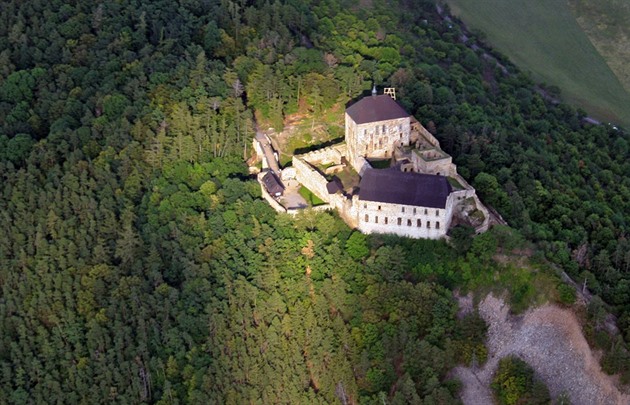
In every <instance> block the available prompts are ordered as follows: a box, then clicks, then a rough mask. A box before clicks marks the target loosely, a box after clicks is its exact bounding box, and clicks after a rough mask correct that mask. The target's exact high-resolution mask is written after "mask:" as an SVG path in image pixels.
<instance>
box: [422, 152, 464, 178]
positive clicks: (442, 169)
mask: <svg viewBox="0 0 630 405" xmlns="http://www.w3.org/2000/svg"><path fill="white" fill-rule="evenodd" d="M411 161H412V163H413V166H414V171H416V172H418V173H425V174H440V175H442V176H453V174H454V173H453V172H454V169H455V167H454V165H453V164H452V162H453V158H451V157H450V156H449V155H446V154H445V157H444V158H442V159H434V160H424V159H423V158H422V157H421V156H420V155H419V152H418V151H414V152H413V153H412V154H411Z"/></svg>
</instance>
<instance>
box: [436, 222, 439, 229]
mask: <svg viewBox="0 0 630 405" xmlns="http://www.w3.org/2000/svg"><path fill="white" fill-rule="evenodd" d="M435 229H440V222H439V221H436V222H435Z"/></svg>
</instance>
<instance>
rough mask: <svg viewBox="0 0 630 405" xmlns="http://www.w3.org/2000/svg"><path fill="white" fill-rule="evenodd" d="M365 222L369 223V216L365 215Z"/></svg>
mask: <svg viewBox="0 0 630 405" xmlns="http://www.w3.org/2000/svg"><path fill="white" fill-rule="evenodd" d="M365 222H370V216H369V215H368V214H365Z"/></svg>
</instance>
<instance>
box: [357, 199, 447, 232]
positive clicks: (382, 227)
mask: <svg viewBox="0 0 630 405" xmlns="http://www.w3.org/2000/svg"><path fill="white" fill-rule="evenodd" d="M355 204H358V224H359V229H360V230H361V231H362V232H364V233H372V232H376V233H394V234H397V235H401V236H407V237H411V238H428V239H439V238H442V237H444V236H445V235H446V232H447V231H448V227H449V225H450V222H451V217H452V210H453V199H452V198H451V197H450V196H449V198H448V200H447V204H446V207H445V208H444V209H436V208H425V207H414V206H408V205H399V204H389V203H382V202H372V201H360V200H356V202H355Z"/></svg>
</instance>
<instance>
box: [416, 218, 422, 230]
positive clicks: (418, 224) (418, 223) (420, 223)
mask: <svg viewBox="0 0 630 405" xmlns="http://www.w3.org/2000/svg"><path fill="white" fill-rule="evenodd" d="M421 226H422V221H420V220H418V221H417V227H418V228H420V227H421Z"/></svg>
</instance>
